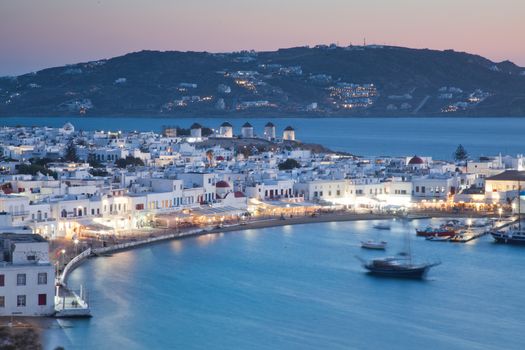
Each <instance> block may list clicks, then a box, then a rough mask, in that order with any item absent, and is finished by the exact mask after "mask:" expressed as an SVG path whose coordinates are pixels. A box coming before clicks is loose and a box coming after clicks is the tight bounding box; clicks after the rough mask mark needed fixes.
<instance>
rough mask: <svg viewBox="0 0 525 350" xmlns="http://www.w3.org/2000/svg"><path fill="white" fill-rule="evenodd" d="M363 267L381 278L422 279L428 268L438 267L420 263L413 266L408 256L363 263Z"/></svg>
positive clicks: (432, 264)
mask: <svg viewBox="0 0 525 350" xmlns="http://www.w3.org/2000/svg"><path fill="white" fill-rule="evenodd" d="M362 262H363V267H364V268H365V269H367V270H368V271H369V273H370V274H373V275H377V276H382V277H394V278H414V279H422V278H424V277H425V276H426V275H427V273H428V271H429V270H430V268H432V267H433V266H436V265H439V263H420V264H414V263H413V262H412V259H411V258H410V256H400V257H386V258H381V259H373V260H371V261H363V260H362Z"/></svg>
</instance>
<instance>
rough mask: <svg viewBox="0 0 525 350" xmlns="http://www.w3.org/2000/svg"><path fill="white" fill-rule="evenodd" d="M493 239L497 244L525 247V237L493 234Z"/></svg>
mask: <svg viewBox="0 0 525 350" xmlns="http://www.w3.org/2000/svg"><path fill="white" fill-rule="evenodd" d="M490 234H491V235H492V238H494V240H495V241H496V243H502V244H514V245H525V236H518V237H515V236H509V235H506V234H503V233H499V232H491V233H490Z"/></svg>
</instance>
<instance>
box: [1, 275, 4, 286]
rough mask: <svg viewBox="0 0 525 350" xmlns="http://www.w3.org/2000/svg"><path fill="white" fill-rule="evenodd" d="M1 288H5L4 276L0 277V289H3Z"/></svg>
mask: <svg viewBox="0 0 525 350" xmlns="http://www.w3.org/2000/svg"><path fill="white" fill-rule="evenodd" d="M3 286H5V276H4V275H0V287H3Z"/></svg>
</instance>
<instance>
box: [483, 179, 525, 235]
mask: <svg viewBox="0 0 525 350" xmlns="http://www.w3.org/2000/svg"><path fill="white" fill-rule="evenodd" d="M524 195H525V191H522V190H521V184H520V178H518V196H517V198H518V225H515V226H513V227H510V228H509V229H508V230H507V231H503V230H495V231H491V232H490V234H491V236H492V238H494V240H495V241H496V243H506V244H516V245H525V230H523V229H522V228H521V197H522V196H524Z"/></svg>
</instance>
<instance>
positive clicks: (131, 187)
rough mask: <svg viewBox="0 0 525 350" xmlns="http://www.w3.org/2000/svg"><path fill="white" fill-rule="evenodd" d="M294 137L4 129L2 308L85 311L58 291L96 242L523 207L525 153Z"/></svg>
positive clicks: (208, 131)
mask: <svg viewBox="0 0 525 350" xmlns="http://www.w3.org/2000/svg"><path fill="white" fill-rule="evenodd" d="M354 88H355V87H353V86H344V87H341V89H343V90H341V89H338V90H334V93H336V92H337V94H340V93H344V94H346V92H344V91H346V90H344V89H354ZM369 88H372V87H369ZM296 137H300V135H299V134H296V130H294V128H293V127H292V126H288V127H286V128H284V129H283V130H277V129H276V126H275V125H274V124H273V123H271V122H268V123H267V124H266V125H265V127H264V128H263V129H262V130H254V127H253V126H252V125H251V124H250V123H248V122H247V123H245V124H244V125H243V126H242V128H241V129H240V130H234V128H233V126H232V124H230V123H228V122H223V123H222V124H220V125H218V126H216V127H215V128H213V127H212V128H210V127H205V126H201V125H199V124H198V123H194V124H193V125H192V126H191V128H189V129H184V128H180V127H176V126H166V127H164V128H163V130H162V132H161V133H155V132H138V131H132V132H127V131H119V130H104V131H102V130H100V131H81V130H77V129H76V128H75V127H74V125H73V124H71V123H67V124H65V125H64V126H63V127H61V128H49V127H22V126H20V127H3V128H1V129H0V154H1V156H2V158H1V161H0V232H1V233H2V235H1V236H0V237H1V238H0V240H1V241H2V242H3V244H2V247H3V250H4V255H3V257H4V258H3V261H2V265H0V287H3V286H9V285H10V284H12V285H13V286H14V285H16V286H17V287H16V288H13V289H10V292H9V294H8V295H0V315H29V316H37V315H51V314H53V313H55V312H57V310H58V312H63V313H65V314H67V312H68V307H66V299H67V298H69V299H68V300H69V301H68V303H69V304H70V305H69V306H70V308H73V309H75V308H77V307H78V306H79V305H82V303H83V302H84V301H83V300H84V299H83V298H82V296H81V295H78V294H74V293H70V292H68V291H67V289H65V291H62V292H59V293H57V294H56V295H55V288H54V286H55V284H54V281H55V278H57V279H60V278H62V279H63V274H64V271H65V270H66V271H67V269H69V268H70V267H71V266H72V263H73V264H74V263H76V262H77V261H79V260H80V259H81V258H82V257H84V256H87V253H85V252H86V251H88V250H89V251H88V253H93V251H94V250H95V249H99V250H98V252H99V253H103V252H106V251H108V250H109V249H110V248H111V247H117V248H118V249H121V248H125V247H127V246H130V245H131V246H132V245H134V244H136V242H140V240H149V241H151V240H155V239H157V238H162V237H163V236H162V235H166V234H169V235H170V236H169V238H173V237H176V236H177V235H183V234H194V233H202V232H207V231H211V230H227V229H230V230H232V229H235V228H236V227H238V226H239V225H247V224H250V223H257V222H262V223H264V222H267V223H270V224H271V223H272V222H273V223H275V222H276V221H281V222H287V221H290V220H297V218H301V220H304V218H312V219H311V220H315V219H316V218H319V217H321V218H322V217H323V215H328V217H329V218H330V219H331V220H334V219H335V217H334V215H335V216H337V215H340V216H341V217H344V215H354V216H359V215H363V217H365V216H366V215H385V214H388V215H400V216H402V215H410V214H414V213H431V214H432V215H435V214H436V213H441V214H443V215H453V214H458V213H460V214H461V215H464V216H479V215H494V216H497V215H499V216H500V218H501V216H502V215H511V214H512V213H515V212H516V211H517V208H521V205H519V204H521V203H516V200H517V199H516V198H517V191H518V188H520V185H519V181H520V176H521V175H520V171H523V170H524V168H525V158H524V157H523V156H522V155H516V156H510V155H505V156H503V155H496V156H493V157H481V158H479V159H469V158H468V155H467V152H466V150H465V149H464V148H463V147H462V146H459V147H458V149H457V150H456V153H455V158H456V159H454V160H436V159H432V157H428V156H424V155H415V154H412V155H407V156H404V157H387V156H381V157H360V156H355V155H351V154H347V153H338V152H333V151H330V150H328V149H325V148H323V147H320V146H319V145H317V146H316V145H310V144H303V143H301V142H300V141H298V140H296ZM452 151H453V150H451V154H452ZM414 153H415V152H414ZM330 215H331V216H330ZM149 241H148V242H149ZM119 244H120V246H119ZM122 244H124V245H126V244H127V246H122ZM83 252H84V253H83ZM81 253H83V254H84V256H82V254H81ZM75 259H77V260H75ZM71 260H73V261H71ZM26 281H28V282H26ZM62 282H63V281H62ZM11 287H12V286H11ZM20 288H21V289H20ZM18 289H20V290H18ZM1 290H2V289H0V292H1ZM68 293H69V294H68ZM53 300H55V303H56V305H58V306H56V305H55V304H54V303H53ZM73 312H74V311H73Z"/></svg>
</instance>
